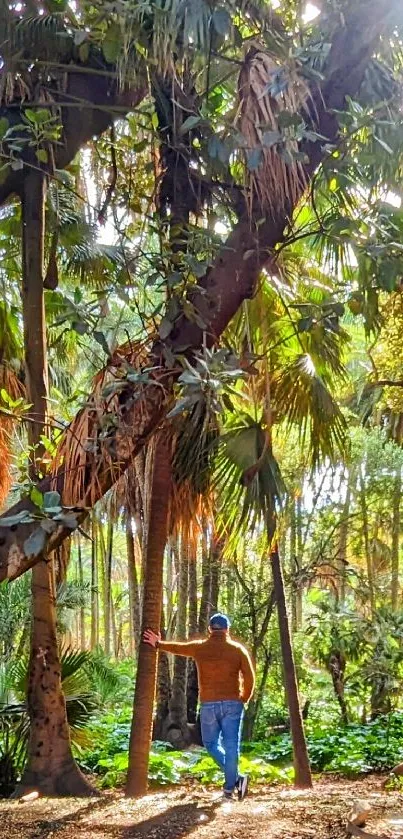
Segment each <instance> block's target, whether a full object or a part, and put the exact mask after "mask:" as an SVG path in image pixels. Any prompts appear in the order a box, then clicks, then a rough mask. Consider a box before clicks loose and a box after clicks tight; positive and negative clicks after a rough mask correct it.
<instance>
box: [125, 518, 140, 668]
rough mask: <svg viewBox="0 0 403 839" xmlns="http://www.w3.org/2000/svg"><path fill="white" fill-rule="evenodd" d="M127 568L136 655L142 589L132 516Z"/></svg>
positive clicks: (129, 521)
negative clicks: (137, 564)
mask: <svg viewBox="0 0 403 839" xmlns="http://www.w3.org/2000/svg"><path fill="white" fill-rule="evenodd" d="M126 545H127V566H128V579H129V610H130V649H131V654H132V655H133V657H134V655H136V654H137V651H138V648H139V643H140V589H139V581H138V577H137V566H136V550H135V545H134V535H133V525H132V520H131V517H130V515H128V516H127V518H126Z"/></svg>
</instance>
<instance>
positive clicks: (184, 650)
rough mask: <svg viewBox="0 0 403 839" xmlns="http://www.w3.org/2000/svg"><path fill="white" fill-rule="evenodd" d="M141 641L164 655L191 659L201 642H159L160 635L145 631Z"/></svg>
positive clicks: (150, 630)
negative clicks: (168, 654) (171, 654)
mask: <svg viewBox="0 0 403 839" xmlns="http://www.w3.org/2000/svg"><path fill="white" fill-rule="evenodd" d="M143 641H144V642H145V643H146V644H150V645H151V646H152V647H157V648H158V649H159V650H162V651H163V652H164V653H173V654H174V655H183V656H187V657H189V658H192V657H193V656H194V654H195V652H196V651H197V648H198V647H199V646H200V644H201V641H161V633H160V632H158V633H157V632H153V630H152V629H146V630H145V632H144V634H143Z"/></svg>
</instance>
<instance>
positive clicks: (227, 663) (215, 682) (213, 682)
mask: <svg viewBox="0 0 403 839" xmlns="http://www.w3.org/2000/svg"><path fill="white" fill-rule="evenodd" d="M160 646H161V649H162V650H164V651H166V652H171V653H176V655H186V656H191V657H192V658H194V660H195V662H196V666H197V672H198V677H199V690H200V701H201V702H220V701H224V700H231V699H233V700H241V701H242V702H248V701H249V699H250V697H251V695H252V693H253V687H254V673H253V667H252V663H251V660H250V658H249V655H248V653H247V651H246V649H245V647H243V646H242V644H238V643H236V641H233V640H232V639H231V638H230V637H229V635H228V634H227V633H225V632H214V633H213V634H212V635H210V636H209V637H208V638H207V639H206V640H203V641H189V642H187V643H175V642H171V641H163V642H161V644H160Z"/></svg>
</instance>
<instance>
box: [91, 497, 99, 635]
mask: <svg viewBox="0 0 403 839" xmlns="http://www.w3.org/2000/svg"><path fill="white" fill-rule="evenodd" d="M91 530H92V541H91V649H92V650H95V649H96V648H97V647H98V645H99V604H98V550H97V548H98V537H97V520H96V515H95V510H93V511H92V516H91Z"/></svg>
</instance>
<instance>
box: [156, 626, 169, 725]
mask: <svg viewBox="0 0 403 839" xmlns="http://www.w3.org/2000/svg"><path fill="white" fill-rule="evenodd" d="M161 637H162V638H163V639H164V640H165V638H166V632H165V617H164V611H162V617H161ZM170 698H171V674H170V671H169V662H168V656H167V654H166V653H164V652H163V651H162V650H161V651H160V653H159V654H158V672H157V710H156V714H155V720H154V729H153V740H163V739H164V734H165V725H166V721H167V719H168V714H169V702H170Z"/></svg>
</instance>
